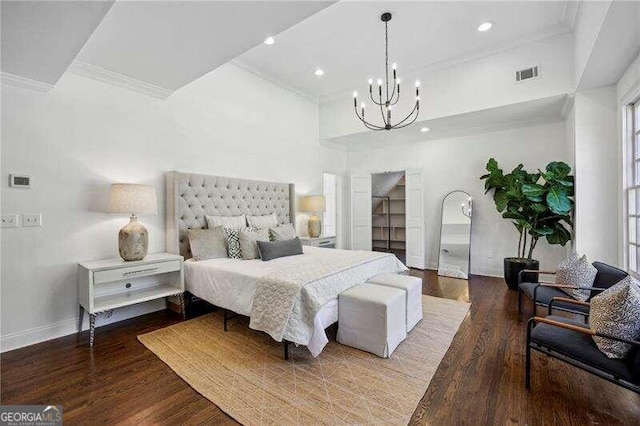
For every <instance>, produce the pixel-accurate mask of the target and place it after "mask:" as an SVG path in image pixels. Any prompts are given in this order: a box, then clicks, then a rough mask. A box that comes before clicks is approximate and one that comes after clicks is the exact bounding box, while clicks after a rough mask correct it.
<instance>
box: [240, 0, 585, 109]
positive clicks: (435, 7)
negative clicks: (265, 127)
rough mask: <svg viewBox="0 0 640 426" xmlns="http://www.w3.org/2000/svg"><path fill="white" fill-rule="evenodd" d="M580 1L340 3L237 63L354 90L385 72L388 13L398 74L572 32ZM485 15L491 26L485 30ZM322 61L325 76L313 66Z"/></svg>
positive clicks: (314, 88) (323, 91)
mask: <svg viewBox="0 0 640 426" xmlns="http://www.w3.org/2000/svg"><path fill="white" fill-rule="evenodd" d="M574 5H575V4H573V3H569V4H567V2H566V1H564V0H562V1H540V2H534V1H527V2H520V1H514V2H495V1H493V2H488V1H468V2H393V1H392V2H389V1H386V2H362V1H350V2H344V1H343V2H340V3H336V4H334V5H333V6H331V7H328V8H326V9H324V10H322V11H320V12H319V13H317V14H316V15H314V16H313V17H311V18H310V19H308V20H306V21H305V22H304V23H303V24H300V25H296V26H294V27H292V28H290V29H288V30H287V31H285V32H283V33H282V34H280V35H279V36H278V37H276V42H275V44H273V45H271V46H267V45H260V46H257V47H255V48H254V49H252V50H250V51H249V52H247V53H245V54H244V55H242V56H240V57H239V58H238V59H237V60H236V62H239V63H240V64H243V65H244V66H246V67H248V68H250V69H253V70H255V71H257V72H259V73H261V74H263V75H265V76H267V77H270V78H272V79H274V80H276V81H280V82H282V83H284V85H286V86H290V87H293V88H295V89H297V90H299V91H301V92H303V93H305V94H307V95H310V96H313V97H318V98H323V97H331V96H333V95H336V94H339V93H345V92H346V93H350V91H352V90H353V88H354V87H358V86H363V85H365V84H366V80H367V79H368V78H369V77H372V78H374V79H375V78H376V77H378V76H381V75H382V74H383V72H384V25H383V24H382V22H381V21H380V15H381V14H382V13H383V12H387V11H389V12H392V13H393V19H392V20H391V22H390V24H389V50H390V51H389V56H390V58H389V59H390V62H393V61H395V62H397V63H398V71H399V77H402V75H403V73H407V72H409V71H412V74H415V72H413V71H416V70H418V69H428V68H430V67H435V66H442V65H445V64H447V63H451V62H455V61H460V60H464V58H468V57H470V56H472V55H474V56H477V55H478V54H482V53H483V52H485V53H487V54H488V53H490V52H495V51H496V50H499V49H503V48H505V47H510V46H515V45H518V44H521V43H524V42H527V41H530V40H532V39H539V38H542V37H545V36H549V35H551V34H559V33H562V32H568V31H571V29H572V28H571V26H572V19H573V16H574V15H573V12H574V11H575V8H574V7H573V6H574ZM484 21H491V22H493V24H494V25H493V28H492V29H491V30H490V31H488V32H484V33H480V32H478V31H477V27H478V25H479V24H480V23H482V22H484ZM316 68H322V69H323V70H324V71H325V74H324V76H322V77H321V78H318V77H316V76H315V75H314V74H313V71H314V70H315V69H316Z"/></svg>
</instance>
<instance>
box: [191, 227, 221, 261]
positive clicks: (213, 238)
mask: <svg viewBox="0 0 640 426" xmlns="http://www.w3.org/2000/svg"><path fill="white" fill-rule="evenodd" d="M189 246H190V247H191V255H192V256H193V258H194V259H195V260H207V259H220V258H223V257H227V235H226V234H225V232H224V229H223V228H221V227H218V228H214V229H190V230H189Z"/></svg>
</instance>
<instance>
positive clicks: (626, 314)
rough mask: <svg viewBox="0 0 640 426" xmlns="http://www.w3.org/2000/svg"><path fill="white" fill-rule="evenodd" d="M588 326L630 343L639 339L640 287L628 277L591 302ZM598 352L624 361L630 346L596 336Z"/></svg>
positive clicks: (639, 284) (594, 338) (633, 279)
mask: <svg viewBox="0 0 640 426" xmlns="http://www.w3.org/2000/svg"><path fill="white" fill-rule="evenodd" d="M589 326H590V327H591V329H592V330H594V331H596V332H598V333H603V334H609V335H611V336H614V337H618V338H623V339H627V340H638V339H640V283H638V281H637V280H636V279H635V278H632V277H631V276H627V277H626V278H624V279H622V280H621V281H620V282H619V283H618V284H615V285H614V286H612V287H609V288H608V289H607V290H605V291H603V292H602V293H600V294H598V295H597V296H594V297H593V298H592V299H591V309H590V313H589ZM593 340H594V341H595V342H596V345H598V348H599V349H600V350H601V351H602V352H603V353H604V354H605V355H606V356H608V357H609V358H624V357H625V356H626V355H627V354H628V353H629V351H630V350H631V345H630V344H628V343H623V342H617V341H615V340H611V339H606V338H604V337H598V336H593Z"/></svg>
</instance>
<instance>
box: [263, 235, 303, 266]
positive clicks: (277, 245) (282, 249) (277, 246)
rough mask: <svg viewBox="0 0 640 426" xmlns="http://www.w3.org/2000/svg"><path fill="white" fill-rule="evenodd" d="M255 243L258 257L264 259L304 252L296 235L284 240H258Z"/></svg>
mask: <svg viewBox="0 0 640 426" xmlns="http://www.w3.org/2000/svg"><path fill="white" fill-rule="evenodd" d="M257 244H258V251H259V252H260V258H261V259H262V260H264V261H267V260H272V259H277V258H278V257H285V256H295V255H297V254H303V253H304V252H303V251H302V243H301V242H300V238H298V237H296V238H294V239H292V240H284V241H274V242H266V241H258V242H257Z"/></svg>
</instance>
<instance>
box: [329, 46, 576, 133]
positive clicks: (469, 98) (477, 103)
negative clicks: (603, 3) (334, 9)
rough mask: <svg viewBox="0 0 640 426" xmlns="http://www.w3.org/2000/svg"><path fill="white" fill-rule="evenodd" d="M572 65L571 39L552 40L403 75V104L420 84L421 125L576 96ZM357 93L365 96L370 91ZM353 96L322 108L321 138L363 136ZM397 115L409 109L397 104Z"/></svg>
mask: <svg viewBox="0 0 640 426" xmlns="http://www.w3.org/2000/svg"><path fill="white" fill-rule="evenodd" d="M572 59H573V35H572V34H565V35H562V36H558V37H553V38H548V39H545V40H542V41H538V42H533V43H529V44H527V45H525V46H521V47H518V48H514V49H510V50H506V51H504V52H501V53H497V54H495V55H492V56H487V57H484V58H480V59H477V60H473V61H469V62H464V63H460V64H457V65H454V66H451V67H447V68H443V69H435V70H431V71H423V72H418V73H414V74H408V75H402V76H401V77H402V81H403V82H406V83H405V85H406V86H407V89H405V90H406V92H404V91H403V93H405V95H404V98H403V100H406V99H408V100H409V101H410V102H409V103H411V102H413V100H412V99H413V98H412V96H411V94H412V92H411V85H410V82H412V81H414V80H415V79H419V80H420V81H421V83H422V85H421V87H420V93H421V94H422V100H421V102H420V109H421V111H420V120H430V119H434V118H439V117H446V116H449V115H455V114H463V113H467V112H472V111H480V110H484V109H488V108H494V107H499V106H504V105H509V104H513V103H517V102H524V101H529V100H533V99H540V98H544V97H547V96H555V95H560V94H566V93H571V92H573V88H574V83H573V60H572ZM534 65H538V66H539V67H540V78H538V79H536V80H532V81H528V82H526V83H516V82H515V72H516V71H517V70H520V69H523V68H528V67H531V66H534ZM354 89H359V92H361V93H362V94H364V92H365V89H366V87H365V86H363V87H361V88H354ZM350 96H351V92H349V93H345V97H344V98H336V99H333V100H330V101H327V102H322V103H321V105H320V137H321V138H323V139H327V138H333V137H337V136H343V135H346V134H351V133H360V132H362V131H363V128H362V124H361V123H360V122H359V121H358V120H356V119H354V113H353V98H351V97H350ZM369 106H371V103H370V102H369ZM407 108H408V107H407ZM396 109H397V110H398V111H404V110H405V109H406V108H404V106H402V105H401V104H398V107H397V108H396ZM373 111H374V112H375V110H373Z"/></svg>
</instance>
